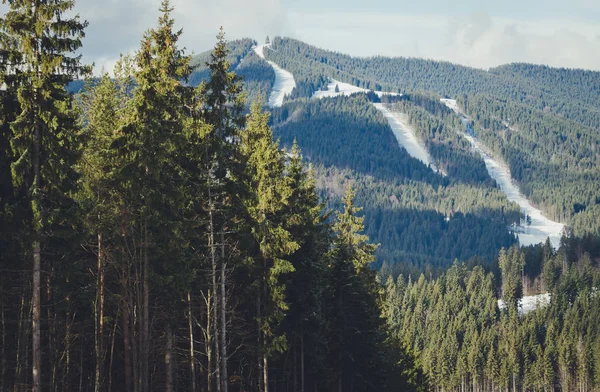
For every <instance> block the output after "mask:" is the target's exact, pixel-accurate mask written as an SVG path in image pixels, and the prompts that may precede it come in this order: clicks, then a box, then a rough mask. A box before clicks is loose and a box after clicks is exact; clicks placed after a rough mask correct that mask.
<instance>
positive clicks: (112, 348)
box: [108, 311, 120, 392]
mask: <svg viewBox="0 0 600 392" xmlns="http://www.w3.org/2000/svg"><path fill="white" fill-rule="evenodd" d="M119 313H120V312H119V311H117V317H115V324H114V326H113V330H112V336H111V343H110V361H109V364H108V392H112V380H113V377H112V371H113V360H114V358H115V338H116V336H117V325H119Z"/></svg>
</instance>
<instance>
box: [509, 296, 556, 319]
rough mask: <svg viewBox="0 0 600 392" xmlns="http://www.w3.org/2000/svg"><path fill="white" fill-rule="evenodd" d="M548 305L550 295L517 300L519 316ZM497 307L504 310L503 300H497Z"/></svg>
mask: <svg viewBox="0 0 600 392" xmlns="http://www.w3.org/2000/svg"><path fill="white" fill-rule="evenodd" d="M548 305H550V293H546V294H538V295H530V296H527V297H523V298H521V299H520V300H519V314H527V313H529V312H532V311H534V310H536V309H539V308H544V307H546V306H548ZM498 307H499V308H500V309H501V310H502V309H505V308H506V304H505V303H504V300H502V299H499V300H498Z"/></svg>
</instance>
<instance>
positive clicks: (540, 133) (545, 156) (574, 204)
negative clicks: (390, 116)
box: [267, 38, 600, 235]
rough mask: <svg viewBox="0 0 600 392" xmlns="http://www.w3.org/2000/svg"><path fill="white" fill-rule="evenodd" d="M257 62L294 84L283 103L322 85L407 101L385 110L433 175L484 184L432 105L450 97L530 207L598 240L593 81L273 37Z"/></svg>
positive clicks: (598, 95)
mask: <svg viewBox="0 0 600 392" xmlns="http://www.w3.org/2000/svg"><path fill="white" fill-rule="evenodd" d="M267 55H268V56H269V58H270V59H271V60H273V61H275V62H276V63H278V64H280V65H281V66H282V67H284V68H286V69H288V70H290V71H291V72H292V73H293V74H294V75H295V77H296V79H297V80H298V87H297V89H296V90H295V91H294V93H293V94H292V96H291V97H290V98H291V99H296V98H299V97H311V96H312V95H313V94H314V92H315V91H317V90H319V89H322V88H324V87H325V86H326V85H327V84H328V83H329V80H330V78H335V79H337V80H341V81H344V82H348V83H351V84H353V85H356V86H360V87H364V88H367V89H374V90H382V91H392V92H394V91H401V92H404V93H405V96H406V97H408V98H406V97H405V98H404V99H400V102H398V103H396V104H395V106H394V108H395V110H396V111H399V112H403V113H405V114H406V115H408V116H409V119H410V122H411V124H412V125H413V128H414V129H415V130H416V131H417V133H418V136H419V137H420V138H421V140H423V141H424V143H425V144H426V146H427V148H428V151H429V153H430V154H431V155H432V156H434V158H435V160H436V161H438V162H439V163H440V164H441V165H442V166H441V168H442V169H444V170H445V171H447V172H451V174H454V175H451V176H450V177H454V178H456V177H457V173H458V172H460V171H464V170H467V168H468V169H469V170H471V173H470V175H469V176H468V177H469V179H468V180H467V181H469V180H470V181H473V182H475V183H477V182H480V181H486V177H487V176H486V175H485V173H483V170H481V169H482V168H483V166H478V164H477V161H476V160H475V161H472V162H470V161H469V153H468V150H469V146H468V143H466V141H464V140H463V141H461V140H460V137H459V136H458V135H457V134H456V132H455V130H459V129H460V128H461V127H462V125H461V124H460V122H459V118H458V117H457V116H454V114H453V113H451V112H450V111H448V112H446V111H444V110H443V109H442V108H438V107H436V105H437V106H439V102H437V103H435V102H434V101H436V100H437V101H439V98H440V96H451V97H458V102H459V105H460V106H461V110H464V111H465V113H466V114H467V115H468V116H470V117H471V118H472V119H473V120H474V123H473V129H474V130H475V132H476V133H477V136H478V137H479V138H480V140H481V142H482V143H483V144H484V145H485V147H486V148H487V149H489V150H490V151H491V153H492V154H493V155H494V157H495V158H496V159H499V160H501V161H504V162H505V163H506V164H507V165H508V167H509V168H510V171H511V175H512V178H513V179H514V180H516V181H517V182H518V185H519V187H520V188H521V190H522V192H523V193H524V194H525V195H526V196H527V197H529V198H530V199H531V202H532V203H534V204H535V205H536V206H538V207H539V208H540V209H541V210H542V211H543V212H544V213H545V214H546V215H547V216H548V217H549V218H550V219H553V220H557V221H559V222H562V223H566V224H568V225H569V226H570V227H571V228H572V229H574V230H575V232H576V234H579V235H581V234H584V233H597V232H599V230H600V194H598V192H599V187H598V186H596V184H597V183H598V182H599V181H600V171H599V169H598V168H599V165H598V158H599V156H600V155H599V152H598V151H599V148H600V139H599V136H598V135H600V132H599V129H600V115H599V113H600V106H599V105H598V102H599V100H600V90H599V89H598V85H600V73H599V72H594V71H583V70H570V69H557V68H549V67H545V66H536V65H527V64H511V65H506V66H502V67H497V68H494V69H491V70H489V71H484V70H479V69H473V68H469V67H464V66H459V65H454V64H450V63H446V62H438V61H430V60H421V59H408V58H385V57H372V58H356V57H351V56H347V55H343V54H340V53H336V52H331V51H326V50H322V49H318V48H316V47H313V46H310V45H307V44H305V43H303V42H300V41H297V40H293V39H289V38H275V39H274V40H273V50H271V51H269V52H268V53H267ZM414 90H420V91H426V93H425V94H424V95H421V94H415V93H412V92H411V91H414ZM411 96H412V97H415V99H413V101H415V102H410V101H411V99H410V97H411ZM415 103H416V105H415ZM465 153H466V154H465ZM477 171H479V172H482V174H477ZM458 176H459V177H460V176H461V175H460V174H459V175H458ZM462 177H463V178H466V176H462Z"/></svg>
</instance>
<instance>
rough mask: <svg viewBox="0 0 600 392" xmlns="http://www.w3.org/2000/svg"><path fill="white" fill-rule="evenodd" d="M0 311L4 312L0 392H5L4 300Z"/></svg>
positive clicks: (3, 319)
mask: <svg viewBox="0 0 600 392" xmlns="http://www.w3.org/2000/svg"><path fill="white" fill-rule="evenodd" d="M0 309H1V312H2V353H1V354H0V355H2V372H1V373H0V391H2V392H4V391H5V390H6V389H4V382H5V380H6V321H5V317H4V298H1V300H0Z"/></svg>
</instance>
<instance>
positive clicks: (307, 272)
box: [280, 143, 331, 391]
mask: <svg viewBox="0 0 600 392" xmlns="http://www.w3.org/2000/svg"><path fill="white" fill-rule="evenodd" d="M286 175H287V178H288V181H289V186H290V188H291V190H292V193H291V195H290V198H289V202H288V204H289V206H288V208H287V211H286V216H285V222H286V225H285V228H286V230H288V231H289V232H290V234H291V236H292V239H293V240H294V242H296V243H297V244H298V246H299V248H298V249H297V250H296V251H295V252H294V253H293V254H292V255H290V256H289V257H288V260H289V261H290V262H291V264H292V266H293V267H294V270H295V271H294V274H293V276H292V277H291V278H290V281H289V282H288V284H287V292H286V298H287V300H288V303H289V310H288V311H287V314H286V317H285V319H284V321H283V322H282V325H281V329H282V331H284V332H285V333H287V334H288V340H289V347H288V352H289V353H291V355H292V360H291V365H289V367H290V368H288V369H284V372H283V375H282V376H280V377H282V378H284V379H286V377H287V379H286V382H288V383H291V385H292V390H299V391H304V390H306V389H307V385H311V386H312V385H315V384H317V385H318V384H319V383H322V381H323V380H324V379H325V378H326V372H327V365H326V363H325V357H326V354H327V353H326V351H325V350H324V347H325V346H326V342H325V340H324V339H323V336H322V332H323V328H324V322H325V319H324V314H323V294H324V291H325V272H326V268H327V264H326V261H327V258H326V253H327V251H328V249H329V245H330V243H329V239H330V237H331V233H330V230H331V229H330V225H329V224H327V219H328V218H329V214H328V213H325V211H324V205H323V204H322V203H321V202H320V200H319V196H318V194H317V189H316V183H315V179H314V175H313V172H312V168H308V170H307V168H306V166H305V164H304V162H303V161H302V155H301V153H300V149H299V148H298V145H297V144H296V143H294V144H293V146H292V149H291V151H290V154H289V157H288V161H287V167H286ZM290 376H291V379H290ZM322 386H324V385H322Z"/></svg>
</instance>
